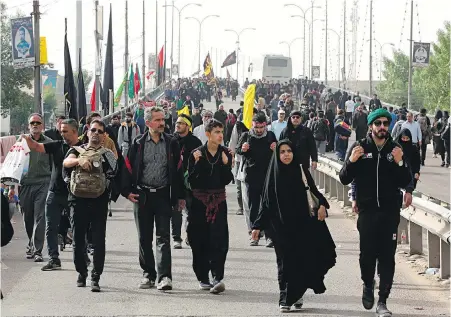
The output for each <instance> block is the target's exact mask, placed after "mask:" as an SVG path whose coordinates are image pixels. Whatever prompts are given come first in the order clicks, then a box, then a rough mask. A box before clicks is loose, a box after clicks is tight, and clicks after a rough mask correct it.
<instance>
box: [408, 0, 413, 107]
mask: <svg viewBox="0 0 451 317" xmlns="http://www.w3.org/2000/svg"><path fill="white" fill-rule="evenodd" d="M409 41H410V43H409V51H410V54H409V56H410V57H409V86H408V88H407V108H408V109H410V108H411V107H412V105H411V103H412V71H413V65H412V54H413V52H412V51H413V0H411V1H410V39H409Z"/></svg>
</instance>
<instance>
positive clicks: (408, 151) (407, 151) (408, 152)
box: [395, 128, 414, 160]
mask: <svg viewBox="0 0 451 317" xmlns="http://www.w3.org/2000/svg"><path fill="white" fill-rule="evenodd" d="M403 136H407V137H409V141H403V140H402V137H403ZM395 141H396V142H398V143H399V145H401V147H402V151H403V153H404V155H405V156H406V157H408V158H409V160H411V159H412V155H413V151H414V149H413V146H414V145H413V143H412V133H411V132H410V130H409V129H407V128H406V129H402V130H401V132H399V134H398V135H397V137H396V140H395Z"/></svg>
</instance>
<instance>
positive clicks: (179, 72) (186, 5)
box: [163, 1, 202, 78]
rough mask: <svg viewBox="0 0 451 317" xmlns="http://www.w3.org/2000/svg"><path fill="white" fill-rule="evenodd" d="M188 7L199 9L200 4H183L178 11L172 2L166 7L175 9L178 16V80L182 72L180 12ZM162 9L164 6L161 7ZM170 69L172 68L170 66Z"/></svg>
mask: <svg viewBox="0 0 451 317" xmlns="http://www.w3.org/2000/svg"><path fill="white" fill-rule="evenodd" d="M190 5H195V6H198V7H201V6H202V5H201V4H200V3H193V2H190V3H187V4H185V5H184V6H183V7H182V8H181V9H179V8H178V7H176V6H175V5H174V1H173V2H172V4H168V7H172V8H174V9H176V10H177V12H178V14H179V43H178V68H179V70H178V76H179V78H180V77H181V70H182V68H181V67H180V55H181V54H180V52H181V49H180V43H181V42H182V28H181V25H182V23H181V21H182V12H183V10H184V9H185V8H186V7H188V6H190ZM163 7H164V5H163ZM171 67H172V66H171Z"/></svg>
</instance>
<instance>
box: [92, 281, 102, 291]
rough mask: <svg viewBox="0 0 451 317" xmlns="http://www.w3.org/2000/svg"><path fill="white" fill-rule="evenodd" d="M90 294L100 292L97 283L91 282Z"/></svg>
mask: <svg viewBox="0 0 451 317" xmlns="http://www.w3.org/2000/svg"><path fill="white" fill-rule="evenodd" d="M91 292H94V293H98V292H100V286H99V281H91Z"/></svg>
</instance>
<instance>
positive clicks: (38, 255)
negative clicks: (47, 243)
mask: <svg viewBox="0 0 451 317" xmlns="http://www.w3.org/2000/svg"><path fill="white" fill-rule="evenodd" d="M28 124H29V125H28V127H29V129H30V134H29V135H27V136H23V138H24V139H27V138H28V139H33V140H34V141H35V142H36V143H41V144H42V143H47V142H51V141H52V139H50V138H48V137H46V136H45V135H44V134H43V133H42V131H43V130H44V125H43V120H42V116H41V115H40V114H39V113H33V114H31V115H30V117H29V118H28ZM50 164H51V160H50V157H49V155H48V154H45V153H37V152H31V153H30V166H29V168H28V172H26V173H25V174H24V175H23V176H22V179H21V180H20V186H21V187H20V190H19V201H20V207H21V210H22V215H23V220H24V224H25V231H26V232H27V236H28V245H27V250H26V257H27V259H34V261H35V262H42V261H43V258H42V248H43V247H44V235H45V218H44V210H45V200H46V197H47V191H48V188H49V182H50V174H51V170H50Z"/></svg>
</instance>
